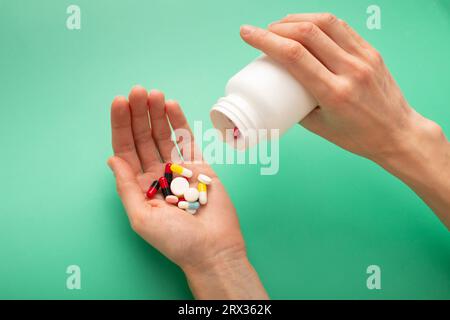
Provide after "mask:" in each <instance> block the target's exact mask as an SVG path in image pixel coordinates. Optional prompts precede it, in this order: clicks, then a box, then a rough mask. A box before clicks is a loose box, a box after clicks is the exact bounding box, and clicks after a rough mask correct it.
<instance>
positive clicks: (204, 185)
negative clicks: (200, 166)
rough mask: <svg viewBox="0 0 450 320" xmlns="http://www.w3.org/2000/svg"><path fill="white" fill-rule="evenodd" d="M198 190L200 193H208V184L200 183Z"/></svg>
mask: <svg viewBox="0 0 450 320" xmlns="http://www.w3.org/2000/svg"><path fill="white" fill-rule="evenodd" d="M197 189H198V191H199V192H206V184H204V183H201V182H200V183H199V184H198V186H197Z"/></svg>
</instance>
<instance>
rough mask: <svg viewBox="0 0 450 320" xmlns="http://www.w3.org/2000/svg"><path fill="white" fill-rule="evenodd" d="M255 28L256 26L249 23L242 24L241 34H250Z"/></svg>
mask: <svg viewBox="0 0 450 320" xmlns="http://www.w3.org/2000/svg"><path fill="white" fill-rule="evenodd" d="M254 30H255V27H253V26H249V25H248V24H246V25H243V26H241V34H242V35H243V36H248V35H249V34H251V33H252V32H253V31H254Z"/></svg>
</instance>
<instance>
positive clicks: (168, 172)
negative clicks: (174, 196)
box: [164, 162, 173, 185]
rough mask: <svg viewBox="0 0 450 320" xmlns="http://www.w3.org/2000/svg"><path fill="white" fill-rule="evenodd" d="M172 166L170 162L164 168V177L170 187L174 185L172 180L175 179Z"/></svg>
mask: <svg viewBox="0 0 450 320" xmlns="http://www.w3.org/2000/svg"><path fill="white" fill-rule="evenodd" d="M171 165H172V164H171V163H170V162H169V163H166V167H165V168H164V177H165V178H166V180H167V183H168V184H169V185H170V184H171V183H172V179H173V173H172V170H170V166H171Z"/></svg>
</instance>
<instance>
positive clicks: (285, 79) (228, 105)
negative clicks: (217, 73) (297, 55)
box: [210, 55, 317, 149]
mask: <svg viewBox="0 0 450 320" xmlns="http://www.w3.org/2000/svg"><path fill="white" fill-rule="evenodd" d="M225 93H226V96H225V97H222V98H220V99H219V100H218V101H217V103H216V104H215V105H214V106H213V108H212V110H211V114H210V115H211V120H212V123H213V125H214V127H215V128H216V129H218V130H219V131H220V132H221V133H222V136H223V138H224V139H225V141H226V142H227V143H229V144H230V145H232V146H233V147H235V148H238V149H245V148H249V147H252V146H253V145H254V144H256V143H258V142H260V139H261V137H260V135H256V137H257V139H256V140H255V139H254V138H252V139H249V137H254V135H253V136H251V135H250V133H251V132H253V133H254V132H258V130H259V129H266V130H267V133H268V136H267V138H269V139H270V138H271V136H270V129H278V130H279V131H278V133H279V136H281V135H283V133H285V132H286V131H287V130H288V129H289V128H290V127H292V126H294V125H295V124H296V123H298V122H299V121H300V120H302V119H303V118H304V117H305V116H306V115H307V114H308V113H309V112H311V111H312V110H313V109H314V108H315V107H316V106H317V101H316V100H315V99H314V97H312V96H311V94H309V93H308V92H307V91H306V90H305V89H304V88H303V86H301V85H300V83H299V82H298V81H297V80H296V79H295V78H294V77H293V76H292V75H291V74H290V73H289V72H288V71H287V70H286V69H285V68H284V67H283V66H282V65H281V64H279V63H277V62H276V61H274V60H272V59H271V58H269V57H267V56H265V55H263V56H261V57H259V58H257V59H255V60H254V61H253V62H251V63H250V64H249V65H247V66H246V67H245V68H244V69H242V70H241V71H239V72H238V73H237V74H236V75H234V76H233V77H232V78H231V79H230V80H229V81H228V84H227V86H226V89H225ZM234 128H237V130H238V131H237V132H239V134H236V135H235V136H234V137H233V135H230V134H226V130H227V131H230V130H233V129H234ZM235 130H236V129H235ZM242 139H243V141H240V140H242Z"/></svg>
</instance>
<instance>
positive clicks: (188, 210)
mask: <svg viewBox="0 0 450 320" xmlns="http://www.w3.org/2000/svg"><path fill="white" fill-rule="evenodd" d="M186 212H187V213H190V214H196V213H197V210H195V209H186Z"/></svg>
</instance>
